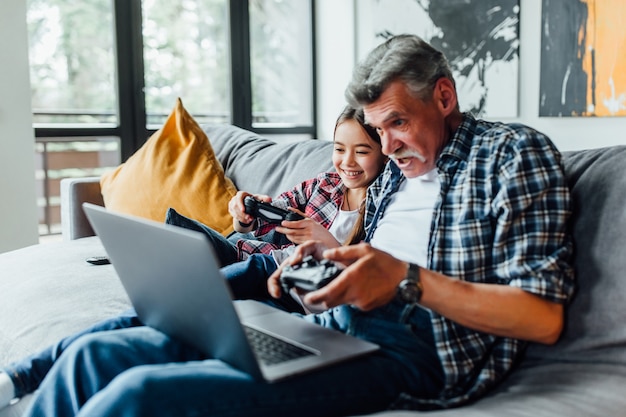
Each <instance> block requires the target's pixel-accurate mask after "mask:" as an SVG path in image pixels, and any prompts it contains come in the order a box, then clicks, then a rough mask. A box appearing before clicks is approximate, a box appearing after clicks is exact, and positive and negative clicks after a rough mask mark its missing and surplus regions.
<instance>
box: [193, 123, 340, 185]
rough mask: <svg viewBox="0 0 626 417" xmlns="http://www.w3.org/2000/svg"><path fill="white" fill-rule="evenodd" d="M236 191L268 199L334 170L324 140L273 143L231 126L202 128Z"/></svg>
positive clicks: (327, 143) (327, 144)
mask: <svg viewBox="0 0 626 417" xmlns="http://www.w3.org/2000/svg"><path fill="white" fill-rule="evenodd" d="M203 129H204V131H205V132H206V134H207V135H208V136H209V137H210V138H211V144H212V145H213V149H215V154H216V155H217V157H218V159H219V160H220V161H221V163H222V166H223V167H224V170H225V172H226V176H227V177H228V178H230V179H231V180H232V181H233V182H234V183H235V185H236V186H237V189H239V190H244V191H248V192H251V193H257V194H267V195H270V196H272V197H274V196H276V195H278V194H280V193H282V192H283V191H287V190H290V189H291V188H292V187H293V186H294V185H296V184H299V183H301V182H302V181H304V180H307V179H309V178H314V177H316V176H317V175H318V174H319V173H321V172H328V171H334V168H333V164H332V162H331V157H332V151H333V144H332V141H328V140H307V141H300V142H291V143H276V142H274V141H272V140H270V139H266V138H263V137H260V136H259V135H258V134H256V133H253V132H250V131H248V130H244V129H240V128H238V127H234V126H231V125H204V126H203Z"/></svg>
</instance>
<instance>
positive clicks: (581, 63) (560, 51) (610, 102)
mask: <svg viewBox="0 0 626 417" xmlns="http://www.w3.org/2000/svg"><path fill="white" fill-rule="evenodd" d="M541 35H542V36H541V80H540V102H539V116H545V117H580V116H582V117H592V116H625V115H626V1H624V0H543V4H542V34H541Z"/></svg>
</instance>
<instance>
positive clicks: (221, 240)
mask: <svg viewBox="0 0 626 417" xmlns="http://www.w3.org/2000/svg"><path fill="white" fill-rule="evenodd" d="M165 223H167V224H171V225H174V226H179V227H184V228H185V229H190V230H195V231H196V232H201V233H203V234H204V235H205V236H206V237H207V239H208V240H209V242H210V243H211V246H213V249H214V250H215V256H216V257H217V259H218V260H219V262H220V266H226V265H230V264H232V263H235V262H237V261H238V257H237V248H236V247H235V244H236V242H237V240H239V239H240V238H241V237H243V235H241V234H234V235H233V237H232V238H229V239H227V238H225V237H224V236H222V235H221V234H220V233H218V232H216V231H215V230H213V229H211V228H210V227H208V226H207V225H205V224H202V223H200V222H199V221H196V220H193V219H190V218H189V217H185V216H183V215H182V214H179V213H178V212H177V211H176V210H174V209H173V208H169V209H167V213H166V215H165Z"/></svg>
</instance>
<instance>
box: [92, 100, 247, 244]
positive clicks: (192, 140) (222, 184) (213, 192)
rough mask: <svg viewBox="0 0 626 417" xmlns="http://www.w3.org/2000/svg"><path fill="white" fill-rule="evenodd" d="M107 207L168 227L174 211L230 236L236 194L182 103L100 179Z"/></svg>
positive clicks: (205, 136) (203, 135)
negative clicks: (167, 219) (170, 211)
mask: <svg viewBox="0 0 626 417" xmlns="http://www.w3.org/2000/svg"><path fill="white" fill-rule="evenodd" d="M100 187H101V190H102V196H103V197H104V205H105V206H106V207H107V208H109V209H111V210H115V211H120V212H123V213H128V214H133V215H136V216H140V217H145V218H148V219H152V220H156V221H160V222H163V221H165V214H166V212H167V209H168V208H169V207H173V208H174V209H175V210H176V211H177V212H179V213H180V214H183V215H185V216H187V217H190V218H192V219H195V220H198V221H200V222H202V223H204V224H206V225H207V226H209V227H211V228H212V229H214V230H216V231H218V232H220V233H222V234H223V235H227V234H228V233H230V232H232V230H233V228H232V222H233V220H232V217H231V216H230V214H228V202H229V201H230V199H231V198H232V197H233V196H234V195H235V193H236V192H237V190H236V189H235V185H234V184H233V183H232V181H231V180H230V179H228V178H226V177H225V176H224V168H223V167H222V165H221V164H220V162H219V161H218V160H217V158H216V157H215V152H214V151H213V148H212V147H211V144H210V142H209V138H208V137H207V135H206V133H204V131H203V130H202V128H200V126H199V125H198V123H197V122H196V121H195V120H194V119H193V117H191V115H190V114H189V113H188V112H187V111H186V110H185V108H184V107H183V103H182V101H181V100H180V98H179V99H178V100H177V102H176V106H175V107H174V110H173V111H172V113H171V114H170V115H169V117H168V118H167V121H166V122H165V124H164V125H163V127H162V128H161V129H160V130H158V131H157V132H155V133H154V134H153V135H152V136H151V137H150V139H148V141H147V142H146V143H145V144H144V145H143V146H142V147H141V148H140V149H139V150H138V151H137V152H135V153H134V154H133V155H132V156H131V157H130V158H128V160H127V161H126V162H124V163H123V164H121V165H120V166H118V167H117V168H116V169H115V170H114V171H111V172H107V173H105V174H104V175H102V177H101V179H100Z"/></svg>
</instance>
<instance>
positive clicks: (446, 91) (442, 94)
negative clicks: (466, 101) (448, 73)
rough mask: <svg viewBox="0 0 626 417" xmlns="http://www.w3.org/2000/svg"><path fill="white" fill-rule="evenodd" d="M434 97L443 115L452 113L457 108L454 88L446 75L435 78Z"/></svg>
mask: <svg viewBox="0 0 626 417" xmlns="http://www.w3.org/2000/svg"><path fill="white" fill-rule="evenodd" d="M435 99H436V100H437V103H438V105H439V108H440V109H441V111H442V112H443V113H444V114H445V115H448V114H450V113H452V112H453V111H454V110H455V109H456V108H457V104H458V100H457V96H456V88H455V87H454V83H453V82H452V80H450V79H449V78H446V77H441V78H439V79H438V80H437V83H436V84H435Z"/></svg>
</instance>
